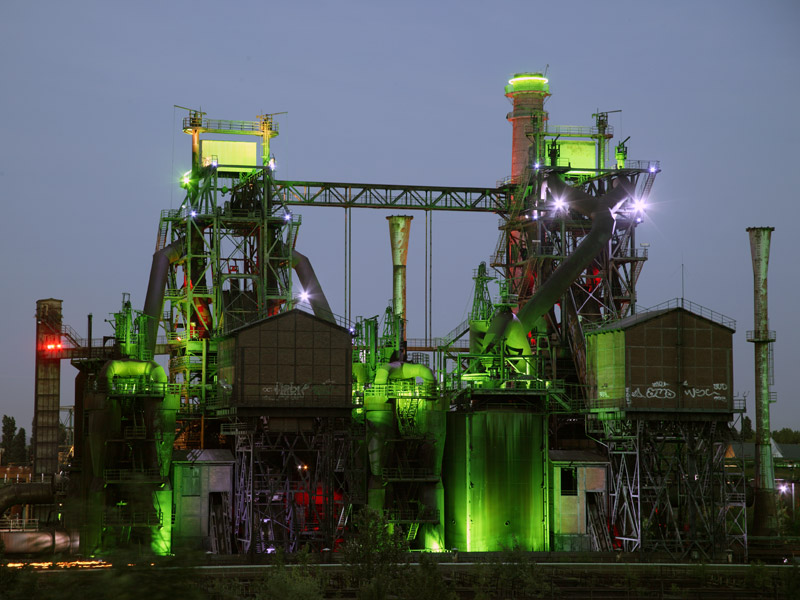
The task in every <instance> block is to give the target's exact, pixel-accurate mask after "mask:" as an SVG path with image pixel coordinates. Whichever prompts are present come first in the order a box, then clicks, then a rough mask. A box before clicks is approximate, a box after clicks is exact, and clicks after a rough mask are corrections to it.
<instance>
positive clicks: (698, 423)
mask: <svg viewBox="0 0 800 600" xmlns="http://www.w3.org/2000/svg"><path fill="white" fill-rule="evenodd" d="M728 417H729V416H728V415H725V417H724V418H716V419H715V418H711V419H707V420H700V419H699V417H695V418H691V419H690V418H689V417H688V416H687V415H671V416H670V418H669V419H667V418H663V419H648V418H628V419H625V420H609V421H605V422H604V424H605V438H606V442H607V444H608V452H609V458H610V461H611V466H610V472H611V473H610V475H611V477H610V482H609V504H610V509H609V512H610V526H611V530H612V533H613V534H614V537H615V538H616V540H617V541H618V543H619V544H620V545H621V549H622V550H624V551H627V552H647V553H658V552H661V553H664V554H666V555H668V556H670V557H671V558H673V559H676V560H677V559H687V558H694V559H697V558H701V559H705V560H710V559H715V558H720V557H721V555H722V553H723V552H724V551H725V550H737V548H738V551H739V552H742V553H743V552H746V547H747V544H746V532H747V529H746V521H745V510H744V485H745V480H744V473H743V470H742V468H741V465H737V464H736V463H734V462H731V461H728V460H726V458H725V456H726V453H727V451H728V448H729V447H730V444H731V442H732V441H733V439H734V437H733V433H732V430H731V429H730V426H729V419H728Z"/></svg>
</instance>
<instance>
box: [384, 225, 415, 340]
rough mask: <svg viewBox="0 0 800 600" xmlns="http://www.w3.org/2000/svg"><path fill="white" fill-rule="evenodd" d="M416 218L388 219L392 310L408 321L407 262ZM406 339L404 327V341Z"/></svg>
mask: <svg viewBox="0 0 800 600" xmlns="http://www.w3.org/2000/svg"><path fill="white" fill-rule="evenodd" d="M413 218H414V217H408V216H404V215H394V216H391V217H386V220H387V221H389V243H390V244H391V248H392V304H393V306H392V308H393V310H394V314H395V315H399V316H400V317H401V318H402V319H403V321H405V319H406V261H407V259H408V238H409V235H410V234H411V220H412V219H413ZM405 339H406V332H405V327H403V340H404V341H405Z"/></svg>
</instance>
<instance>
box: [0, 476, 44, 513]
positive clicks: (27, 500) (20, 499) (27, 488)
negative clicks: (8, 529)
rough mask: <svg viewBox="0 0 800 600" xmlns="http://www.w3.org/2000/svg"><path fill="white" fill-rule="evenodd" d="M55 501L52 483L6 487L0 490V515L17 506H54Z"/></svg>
mask: <svg viewBox="0 0 800 600" xmlns="http://www.w3.org/2000/svg"><path fill="white" fill-rule="evenodd" d="M54 499H55V490H54V489H53V484H52V483H51V482H42V483H39V482H36V483H14V484H11V485H5V486H3V487H2V488H0V515H2V514H3V513H4V512H5V511H7V510H8V509H9V508H11V507H12V506H16V505H17V504H52V503H53V502H54V501H55V500H54Z"/></svg>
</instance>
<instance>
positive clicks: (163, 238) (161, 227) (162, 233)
mask: <svg viewBox="0 0 800 600" xmlns="http://www.w3.org/2000/svg"><path fill="white" fill-rule="evenodd" d="M168 230H169V221H167V220H166V219H164V218H163V215H162V218H161V221H160V222H159V224H158V237H157V238H156V252H158V251H160V250H163V249H164V248H166V247H167V232H168Z"/></svg>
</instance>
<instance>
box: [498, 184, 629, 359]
mask: <svg viewBox="0 0 800 600" xmlns="http://www.w3.org/2000/svg"><path fill="white" fill-rule="evenodd" d="M617 181H618V183H619V185H618V186H617V187H615V188H614V189H612V190H610V191H608V192H607V193H605V194H604V195H602V196H600V197H599V198H593V197H591V196H589V195H588V194H586V193H584V192H583V191H582V190H579V189H577V188H573V187H571V186H568V185H566V184H565V183H564V182H563V181H562V180H561V179H559V178H558V177H557V176H556V175H551V176H550V177H549V178H548V180H547V183H548V187H549V188H550V192H551V193H552V194H553V195H554V196H557V197H560V198H561V199H562V200H563V201H564V202H566V203H567V204H568V205H569V206H570V208H572V209H574V210H576V211H578V212H580V213H582V214H584V215H586V216H590V217H591V218H592V228H591V230H590V231H589V235H587V236H586V237H585V238H584V239H583V241H582V242H581V243H580V245H579V246H578V248H577V250H575V252H573V253H572V254H571V255H570V256H569V257H568V258H567V259H566V260H564V262H562V263H561V264H560V265H559V266H558V268H557V269H556V270H555V271H553V273H552V275H550V277H548V278H547V281H545V282H544V284H542V286H541V287H540V288H539V290H538V291H537V292H536V293H535V294H534V295H533V296H532V297H531V299H530V300H528V302H526V303H525V305H524V306H523V307H522V308H521V309H520V311H519V313H518V314H517V316H516V318H518V319H519V322H520V323H521V324H522V326H523V328H524V330H525V332H526V333H527V332H529V331H531V330H532V329H533V327H534V326H535V325H536V321H537V320H538V319H539V318H541V317H542V316H543V315H545V314H546V313H547V311H549V310H550V308H552V306H553V305H554V304H555V303H556V302H558V300H559V298H561V296H562V295H563V294H564V292H565V291H566V290H567V289H568V288H569V286H570V285H571V284H572V282H573V281H575V280H576V279H577V278H578V276H580V274H581V273H582V272H583V270H584V269H585V268H586V267H587V266H588V265H589V264H590V263H591V262H592V261H593V260H594V259H595V258H596V257H597V255H598V254H599V253H600V252H601V251H602V250H603V249H604V248H605V247H606V246H607V245H608V241H609V240H610V239H611V235H612V233H613V232H614V215H613V212H614V210H616V207H617V206H618V205H619V204H621V203H622V202H623V201H624V200H625V198H627V197H628V196H630V194H631V189H630V186H629V185H628V182H627V181H625V180H623V179H619V180H617ZM513 321H514V316H513V315H511V314H508V313H499V314H498V315H497V316H496V317H495V318H494V319H492V323H491V324H490V326H489V331H488V333H487V334H486V337H485V339H484V348H485V349H489V348H491V347H492V346H494V345H495V344H497V343H498V342H499V341H500V339H501V338H502V337H507V336H508V332H509V330H510V329H509V328H510V324H511V323H512V322H513Z"/></svg>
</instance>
